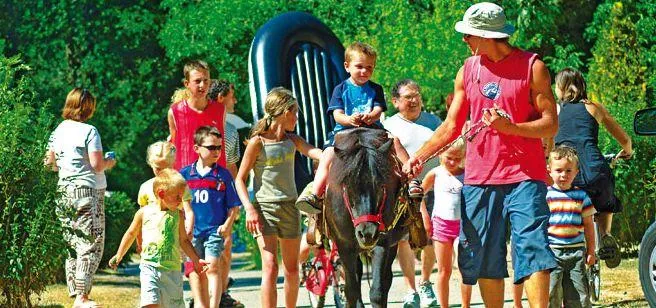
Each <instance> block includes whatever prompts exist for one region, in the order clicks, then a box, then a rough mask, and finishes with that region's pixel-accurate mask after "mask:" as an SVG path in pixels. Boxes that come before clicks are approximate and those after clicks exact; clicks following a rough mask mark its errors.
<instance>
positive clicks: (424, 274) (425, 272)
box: [421, 245, 435, 282]
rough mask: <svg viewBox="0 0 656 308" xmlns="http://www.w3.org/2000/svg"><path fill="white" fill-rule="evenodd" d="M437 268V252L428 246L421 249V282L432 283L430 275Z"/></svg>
mask: <svg viewBox="0 0 656 308" xmlns="http://www.w3.org/2000/svg"><path fill="white" fill-rule="evenodd" d="M433 266H435V250H433V246H431V245H428V246H425V247H424V248H422V249H421V281H422V282H424V281H430V275H431V273H432V272H433Z"/></svg>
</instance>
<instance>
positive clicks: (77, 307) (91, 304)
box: [73, 300, 102, 308]
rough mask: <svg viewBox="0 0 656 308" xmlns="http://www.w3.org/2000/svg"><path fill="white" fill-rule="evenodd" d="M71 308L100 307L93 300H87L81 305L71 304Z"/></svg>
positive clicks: (100, 306)
mask: <svg viewBox="0 0 656 308" xmlns="http://www.w3.org/2000/svg"><path fill="white" fill-rule="evenodd" d="M73 308H102V305H100V304H98V303H96V302H95V301H93V300H87V301H86V302H82V303H78V302H75V303H73Z"/></svg>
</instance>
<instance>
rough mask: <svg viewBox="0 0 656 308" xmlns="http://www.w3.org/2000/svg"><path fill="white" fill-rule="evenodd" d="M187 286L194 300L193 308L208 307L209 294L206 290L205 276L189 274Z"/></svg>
mask: <svg viewBox="0 0 656 308" xmlns="http://www.w3.org/2000/svg"><path fill="white" fill-rule="evenodd" d="M189 286H190V287H191V295H192V296H193V298H194V307H199V308H206V307H209V306H210V293H209V292H208V290H207V275H206V274H198V273H196V272H194V271H192V272H191V273H189Z"/></svg>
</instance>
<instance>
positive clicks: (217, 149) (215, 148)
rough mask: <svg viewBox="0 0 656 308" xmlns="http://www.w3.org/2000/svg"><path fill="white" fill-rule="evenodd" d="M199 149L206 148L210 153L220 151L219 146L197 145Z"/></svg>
mask: <svg viewBox="0 0 656 308" xmlns="http://www.w3.org/2000/svg"><path fill="white" fill-rule="evenodd" d="M199 146H200V147H203V148H206V149H208V150H210V151H220V150H221V146H220V145H199Z"/></svg>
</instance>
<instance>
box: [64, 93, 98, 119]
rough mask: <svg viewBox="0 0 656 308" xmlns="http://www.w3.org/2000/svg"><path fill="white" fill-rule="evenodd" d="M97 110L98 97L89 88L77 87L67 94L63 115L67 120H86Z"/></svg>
mask: <svg viewBox="0 0 656 308" xmlns="http://www.w3.org/2000/svg"><path fill="white" fill-rule="evenodd" d="M95 111H96V97H94V96H93V94H91V92H89V90H87V89H82V88H75V89H73V90H71V92H68V95H66V103H64V109H62V117H63V118H64V119H66V120H73V121H77V122H86V121H87V120H89V119H91V117H92V116H93V113H94V112H95Z"/></svg>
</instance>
